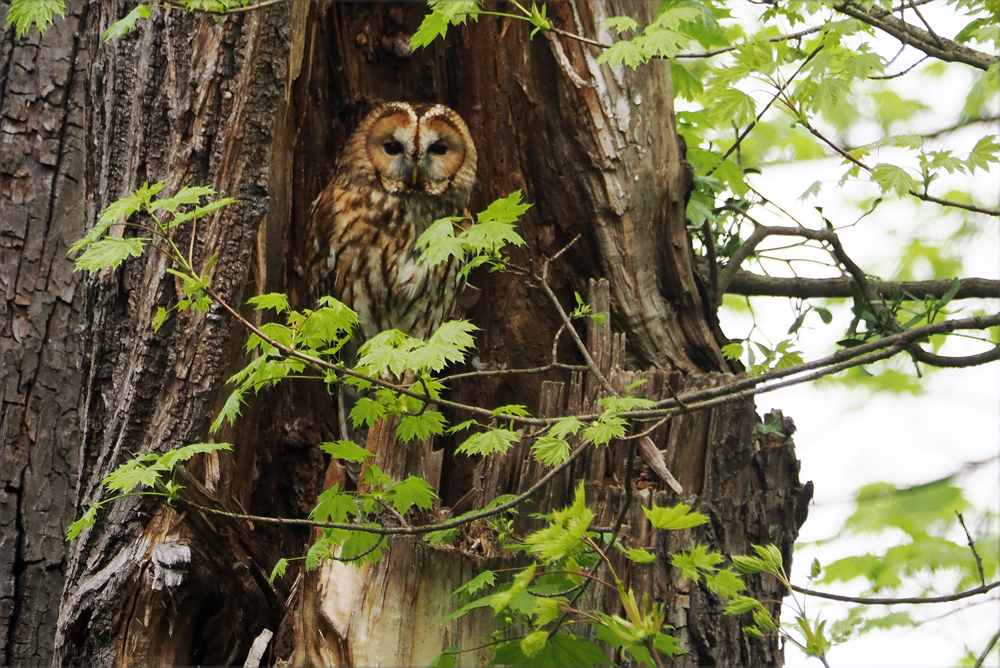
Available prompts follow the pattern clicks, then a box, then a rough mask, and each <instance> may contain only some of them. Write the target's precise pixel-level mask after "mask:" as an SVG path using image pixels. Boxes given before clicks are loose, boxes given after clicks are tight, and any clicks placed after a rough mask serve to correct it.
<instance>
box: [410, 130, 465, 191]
mask: <svg viewBox="0 0 1000 668" xmlns="http://www.w3.org/2000/svg"><path fill="white" fill-rule="evenodd" d="M464 162H465V147H464V145H463V143H462V141H461V137H460V135H459V133H458V132H457V130H456V129H455V128H454V127H453V126H452V124H451V123H449V122H448V121H447V120H446V119H444V118H430V119H427V120H426V121H425V122H423V123H422V124H421V131H420V151H419V161H418V162H417V169H418V171H419V172H420V179H419V180H420V183H421V184H422V185H423V189H424V191H426V192H428V193H430V194H432V195H438V194H440V193H442V192H444V190H445V189H446V188H447V187H448V185H449V182H450V179H451V177H452V176H454V174H455V172H457V171H458V170H459V168H460V167H461V166H462V164H463V163H464Z"/></svg>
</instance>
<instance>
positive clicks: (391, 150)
mask: <svg viewBox="0 0 1000 668" xmlns="http://www.w3.org/2000/svg"><path fill="white" fill-rule="evenodd" d="M382 148H383V149H385V152H386V154H387V155H399V154H400V153H402V152H403V145H402V144H400V143H399V142H398V141H387V142H386V143H385V144H383V145H382Z"/></svg>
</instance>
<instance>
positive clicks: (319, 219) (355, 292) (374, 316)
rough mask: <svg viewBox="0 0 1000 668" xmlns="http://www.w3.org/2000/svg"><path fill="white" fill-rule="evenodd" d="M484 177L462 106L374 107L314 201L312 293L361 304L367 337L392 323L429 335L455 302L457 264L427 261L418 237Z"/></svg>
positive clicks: (456, 212)
mask: <svg viewBox="0 0 1000 668" xmlns="http://www.w3.org/2000/svg"><path fill="white" fill-rule="evenodd" d="M475 180H476V148H475V146H474V145H473V143H472V138H471V137H470V136H469V130H468V128H467V127H466V125H465V123H464V122H463V121H462V119H461V118H460V117H459V116H458V114H456V113H455V112H454V111H452V110H451V109H449V108H448V107H445V106H443V105H439V104H433V105H431V104H414V105H411V104H408V103H406V102H390V103H388V104H384V105H382V106H380V107H378V108H377V109H375V110H374V111H372V112H371V113H370V114H369V115H368V116H367V117H365V119H364V120H363V121H362V122H361V125H360V126H358V129H357V130H355V131H354V133H353V134H352V135H351V136H350V138H349V139H348V140H347V145H346V146H345V147H344V152H343V154H342V155H341V156H340V160H339V161H338V163H337V171H336V175H335V176H334V178H333V180H332V181H331V182H330V184H329V185H328V186H327V187H326V189H325V190H324V191H323V192H322V193H320V195H319V197H318V198H316V201H315V202H314V203H313V207H312V223H311V228H310V234H311V237H312V243H313V246H312V251H313V254H312V256H311V259H310V261H309V263H308V266H307V269H306V271H307V276H308V280H309V286H310V291H311V293H312V296H313V299H317V298H318V297H319V296H322V295H331V296H333V297H335V298H337V299H339V300H340V301H342V302H344V303H345V304H347V305H348V306H350V307H351V308H352V309H354V310H355V311H357V313H358V316H359V318H360V326H359V330H360V331H357V332H356V334H355V337H356V338H360V339H361V340H364V339H368V338H371V337H372V336H374V335H375V334H377V333H378V332H381V331H383V330H386V329H399V330H401V331H403V332H405V333H407V334H409V335H411V336H415V337H419V338H426V337H427V336H428V335H429V334H431V333H432V332H433V331H434V329H436V328H437V327H438V326H439V325H440V324H441V322H442V321H443V320H444V319H445V318H446V317H447V316H448V315H449V314H450V313H451V312H452V310H453V309H454V306H455V302H456V299H457V293H458V285H457V281H456V276H457V272H458V263H457V262H456V261H455V260H454V259H452V260H451V261H449V262H443V263H440V264H438V265H433V266H432V265H427V264H422V263H420V262H419V260H418V258H419V253H418V252H417V251H416V250H415V249H414V244H413V242H414V241H415V240H416V238H417V237H418V236H420V234H421V233H422V232H423V231H424V230H426V229H427V228H428V227H429V226H430V225H431V223H433V222H434V221H435V220H438V219H440V218H445V217H449V216H467V215H468V209H467V206H468V204H469V196H470V194H471V192H472V187H473V185H474V184H475ZM359 335H360V337H359Z"/></svg>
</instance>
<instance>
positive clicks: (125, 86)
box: [55, 3, 289, 665]
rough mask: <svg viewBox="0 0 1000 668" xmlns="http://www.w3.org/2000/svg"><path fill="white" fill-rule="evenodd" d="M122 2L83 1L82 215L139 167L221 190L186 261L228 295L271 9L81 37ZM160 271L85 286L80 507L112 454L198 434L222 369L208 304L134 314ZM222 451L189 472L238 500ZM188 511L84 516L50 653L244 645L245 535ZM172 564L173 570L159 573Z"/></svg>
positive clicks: (237, 277)
mask: <svg viewBox="0 0 1000 668" xmlns="http://www.w3.org/2000/svg"><path fill="white" fill-rule="evenodd" d="M130 4H131V3H113V4H112V3H103V4H100V5H95V6H93V7H92V10H93V11H91V12H90V14H89V15H88V25H87V34H88V35H89V36H90V37H91V40H90V41H89V44H90V48H91V52H90V57H91V59H92V62H93V65H92V68H91V70H90V72H89V77H88V87H87V107H88V126H87V136H88V143H89V145H90V147H91V151H90V154H89V155H88V169H87V182H88V186H89V190H90V192H91V195H92V198H91V201H90V207H89V209H88V211H87V214H88V218H89V220H90V221H93V220H94V219H95V216H96V213H97V212H98V211H99V210H100V209H102V208H103V207H105V206H106V205H108V204H109V203H111V202H112V201H114V200H115V199H117V198H118V197H121V196H122V195H124V194H126V193H127V192H129V191H130V190H132V189H134V188H136V187H138V186H139V185H141V184H142V183H143V182H145V181H149V182H153V181H157V180H165V181H166V183H167V185H166V190H167V192H171V191H175V190H177V189H178V188H180V187H181V186H183V185H188V184H208V185H212V186H213V187H214V188H215V189H216V190H217V191H219V192H224V193H227V194H229V195H232V196H234V197H237V198H238V199H239V202H238V203H237V204H235V205H233V206H232V207H230V208H228V209H226V210H225V211H224V212H222V213H221V214H220V215H216V216H213V217H210V218H206V219H204V220H202V221H200V222H199V226H198V232H197V235H198V238H197V241H198V243H197V244H196V252H195V263H196V264H197V265H199V266H200V265H201V264H203V263H204V262H205V261H206V260H207V259H208V257H209V256H210V255H211V254H212V253H214V252H218V253H219V255H220V258H221V259H220V261H219V262H218V263H217V264H216V265H215V268H214V271H213V276H212V281H213V286H214V288H215V289H216V290H217V291H218V292H219V293H220V294H222V295H224V296H225V298H226V299H228V300H230V301H233V302H236V303H238V302H239V301H240V300H241V299H242V296H243V289H244V281H245V280H246V277H247V273H248V267H249V264H250V260H251V256H252V250H253V244H254V239H255V235H256V233H257V230H258V226H259V225H260V221H261V219H262V218H263V216H264V215H265V213H266V207H267V195H268V183H269V171H270V170H269V168H270V165H269V160H270V146H271V140H272V132H273V125H274V115H275V111H276V108H277V107H278V101H279V100H280V99H281V98H282V96H283V94H284V89H283V86H284V79H285V75H286V67H287V44H288V41H289V33H288V23H287V11H284V10H281V9H275V10H273V11H269V12H268V11H265V12H253V13H248V14H242V15H239V16H237V17H234V18H232V19H230V20H227V21H224V22H222V23H216V22H215V21H214V20H212V18H211V17H207V16H192V15H188V14H185V13H182V12H169V13H163V12H159V13H157V14H155V15H154V17H153V18H152V19H151V20H149V21H143V22H141V23H140V25H139V27H138V28H137V30H135V31H134V32H130V33H128V34H127V35H125V36H124V37H122V38H120V39H118V40H116V41H114V42H107V43H101V42H100V40H98V39H97V38H96V37H97V36H98V35H100V34H101V33H102V32H103V31H104V30H106V29H107V28H108V26H109V25H110V24H111V22H112V21H114V20H116V19H118V18H120V17H121V16H123V15H124V14H125V13H126V12H127V11H128V10H129V9H131V7H130ZM181 240H182V242H183V241H186V239H184V238H183V237H181ZM166 268H167V264H166V261H165V260H164V258H163V257H162V256H161V255H159V254H156V253H149V254H147V256H145V257H144V258H143V259H142V260H141V261H138V262H132V263H128V264H126V265H125V266H123V267H122V268H121V269H120V270H118V271H115V272H111V271H105V272H102V273H100V274H98V275H97V276H95V277H94V279H92V280H91V281H90V282H89V292H88V295H87V309H88V316H89V320H90V322H91V325H90V329H89V332H88V333H89V340H88V341H87V353H86V354H87V358H88V362H89V377H88V379H87V394H86V397H85V413H84V425H83V429H84V432H83V447H82V453H81V463H80V505H81V507H89V506H90V505H92V504H93V503H95V502H96V501H98V500H99V499H100V480H101V479H102V478H103V477H104V476H106V475H107V474H108V473H109V472H110V471H111V470H113V468H115V467H116V466H117V465H118V464H120V463H122V461H124V460H125V459H127V458H130V457H131V456H133V455H135V454H139V453H145V452H156V451H163V450H165V449H167V448H170V447H176V446H180V445H184V444H186V443H192V442H198V441H202V440H204V437H205V435H206V434H205V432H206V427H207V425H208V423H209V421H210V418H211V416H212V412H213V409H214V408H215V402H216V400H217V398H218V396H217V395H218V390H219V387H220V386H221V383H222V380H223V378H224V376H223V372H224V369H225V364H226V361H227V356H228V354H229V347H228V346H229V340H230V323H229V321H228V320H227V319H226V318H223V317H221V316H220V314H219V312H218V311H217V310H215V309H213V310H210V311H209V312H207V313H198V312H187V313H184V314H181V315H178V316H176V317H172V318H171V319H170V320H169V321H168V322H167V324H166V325H164V327H163V328H162V329H161V330H160V331H159V332H158V333H154V332H153V331H152V329H151V328H150V326H149V323H150V319H151V317H152V315H153V314H154V313H155V311H156V308H157V307H158V306H168V307H169V306H170V305H171V304H172V303H173V302H174V301H175V300H176V294H177V286H176V284H175V281H174V279H173V277H171V276H170V275H168V274H167V273H166V272H165V269H166ZM222 460H223V461H222V464H221V466H220V467H219V469H215V470H221V477H218V476H211V475H208V476H206V478H205V482H206V484H207V485H208V486H209V487H211V488H213V491H218V490H221V491H222V492H223V493H225V494H226V496H227V498H231V499H235V502H236V503H239V502H240V500H241V499H242V498H244V497H245V496H246V495H249V493H250V486H251V484H252V478H251V476H249V475H244V476H243V477H242V478H235V477H234V476H233V472H234V469H235V467H233V466H232V464H231V462H230V461H229V458H228V457H225V456H224V457H222ZM212 469H213V467H211V466H206V471H212ZM197 520H198V518H194V521H192V520H189V521H187V522H184V523H182V522H180V521H179V518H177V517H176V515H174V513H173V511H172V510H170V509H165V508H162V507H161V506H160V504H157V503H155V502H151V501H139V500H136V499H135V498H129V499H124V500H123V501H122V502H119V503H115V504H113V506H112V507H110V508H109V512H107V513H102V514H101V515H100V517H99V519H98V523H97V525H96V526H95V527H94V529H93V530H92V531H85V532H84V534H83V535H81V536H80V538H79V540H78V542H77V543H76V544H75V546H74V547H75V549H74V550H73V552H72V553H71V557H70V559H69V567H68V573H67V578H68V586H67V589H66V592H65V595H64V597H63V601H62V607H61V610H60V615H59V621H58V629H57V635H56V657H55V659H56V661H57V662H58V663H60V664H89V665H95V664H100V665H111V664H126V665H159V664H164V663H166V664H176V665H181V664H194V663H208V664H229V663H233V662H236V661H242V660H243V658H245V656H246V655H247V652H248V650H249V647H250V643H251V641H252V640H253V638H254V637H255V635H256V633H257V632H259V631H260V629H261V628H262V627H263V626H264V625H266V624H267V615H266V611H268V610H274V607H273V605H269V603H270V602H272V599H273V597H274V594H273V591H272V590H271V588H270V587H269V586H268V585H267V582H266V574H265V573H262V566H261V562H263V561H265V560H266V559H265V558H264V557H263V555H254V556H255V557H256V558H253V559H251V558H250V557H249V556H247V555H248V554H250V553H252V552H253V550H254V547H253V546H251V545H245V544H243V542H242V541H241V538H242V536H241V535H240V533H239V532H237V531H228V530H227V529H226V527H224V526H223V527H220V526H217V525H212V524H211V523H208V522H205V521H197ZM244 533H245V532H244ZM185 546H188V547H189V552H185V550H184V549H183V547H185ZM171 547H177V548H178V549H176V550H172V549H169V548H171ZM186 554H190V555H191V556H190V557H186V556H185V555H186ZM234 563H235V566H234ZM188 569H190V571H191V572H190V573H189V574H188V576H187V577H178V578H176V579H172V578H166V577H165V575H164V573H163V572H161V571H164V570H167V571H170V570H172V571H176V572H177V573H183V572H185V571H187V570H188ZM178 579H179V580H180V581H179V582H178ZM158 580H159V582H158ZM164 580H165V582H166V584H164V583H163V581H164ZM261 611H264V614H263V615H258V612H261ZM147 624H149V625H150V626H147Z"/></svg>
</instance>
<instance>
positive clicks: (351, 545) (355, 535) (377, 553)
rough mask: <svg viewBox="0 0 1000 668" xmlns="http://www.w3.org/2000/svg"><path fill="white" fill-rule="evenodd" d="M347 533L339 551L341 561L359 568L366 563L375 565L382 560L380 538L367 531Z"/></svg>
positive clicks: (374, 525)
mask: <svg viewBox="0 0 1000 668" xmlns="http://www.w3.org/2000/svg"><path fill="white" fill-rule="evenodd" d="M361 526H366V527H377V526H378V525H377V524H362V525H361ZM348 533H349V534H350V535H349V536H348V538H347V540H345V541H344V544H343V547H341V549H340V558H341V559H343V560H345V561H349V562H350V563H352V564H354V565H355V566H358V567H360V566H361V565H363V564H364V563H366V562H368V563H372V564H374V563H377V562H378V560H379V559H381V558H382V546H381V545H380V541H381V540H382V537H381V536H379V535H378V534H376V533H369V532H367V531H350V532H348ZM361 555H364V556H361ZM359 557H360V558H359Z"/></svg>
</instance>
